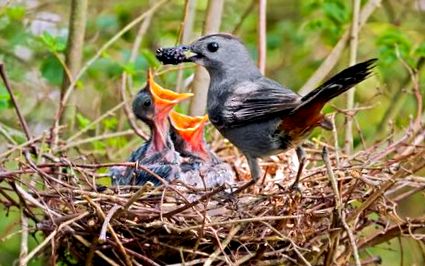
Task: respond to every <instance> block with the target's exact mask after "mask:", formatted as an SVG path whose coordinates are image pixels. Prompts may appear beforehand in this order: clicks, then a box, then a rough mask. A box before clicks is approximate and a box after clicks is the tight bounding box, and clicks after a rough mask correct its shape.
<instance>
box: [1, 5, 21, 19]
mask: <svg viewBox="0 0 425 266" xmlns="http://www.w3.org/2000/svg"><path fill="white" fill-rule="evenodd" d="M6 14H7V16H8V17H9V18H10V19H11V20H17V21H20V20H22V19H23V18H24V16H25V8H24V7H23V6H11V7H9V8H7V10H6Z"/></svg>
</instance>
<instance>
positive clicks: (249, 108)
mask: <svg viewBox="0 0 425 266" xmlns="http://www.w3.org/2000/svg"><path fill="white" fill-rule="evenodd" d="M300 102H301V97H300V96H299V95H298V94H296V93H295V92H293V91H291V90H289V89H287V88H284V87H282V86H281V85H280V84H278V83H276V82H275V81H272V80H270V79H266V78H262V79H259V80H255V81H245V82H241V83H239V84H238V85H236V86H235V88H233V90H232V93H231V94H230V95H229V96H228V97H227V99H226V100H225V103H224V110H223V113H222V116H223V121H225V124H226V126H231V127H235V126H239V125H243V124H244V123H246V122H252V121H259V120H263V119H269V118H271V117H273V116H278V115H281V114H283V113H285V112H289V111H291V110H292V109H293V108H294V107H296V106H298V105H299V104H300Z"/></svg>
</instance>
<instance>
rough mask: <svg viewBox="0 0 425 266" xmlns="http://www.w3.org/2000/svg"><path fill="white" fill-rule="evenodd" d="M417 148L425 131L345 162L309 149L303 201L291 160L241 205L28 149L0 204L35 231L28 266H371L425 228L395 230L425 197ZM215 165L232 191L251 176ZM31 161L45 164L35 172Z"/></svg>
mask: <svg viewBox="0 0 425 266" xmlns="http://www.w3.org/2000/svg"><path fill="white" fill-rule="evenodd" d="M424 136H425V131H424V130H423V129H421V130H416V131H415V132H413V133H412V131H409V134H405V135H403V136H401V137H400V139H398V140H397V141H386V142H382V143H379V144H376V145H374V146H372V147H369V148H365V149H364V150H363V151H361V152H359V153H357V154H355V155H354V156H351V157H347V156H344V155H343V153H342V152H341V151H338V150H337V149H336V148H335V147H331V146H329V145H325V144H323V143H320V142H318V141H316V142H315V143H310V144H308V145H307V154H308V157H307V166H308V167H307V168H306V169H305V170H304V172H303V175H302V179H301V191H294V190H290V189H288V187H289V184H290V183H291V182H292V180H293V178H294V176H295V172H294V171H293V169H292V168H291V167H290V165H291V164H292V160H291V159H290V156H287V155H280V156H279V157H274V158H272V159H271V160H270V161H264V162H263V170H264V171H267V175H265V178H264V179H263V180H262V181H261V182H259V183H258V184H257V185H256V186H254V187H252V188H249V189H247V190H245V191H243V192H241V193H239V194H237V195H232V194H229V192H230V191H231V190H232V188H229V187H226V186H222V187H217V188H214V189H209V190H195V189H192V188H188V187H184V186H182V185H181V184H176V185H171V184H166V183H164V184H163V185H162V186H159V187H153V186H151V185H150V184H146V185H145V186H143V187H119V188H111V187H102V186H98V185H96V184H97V178H101V177H103V178H104V175H102V174H99V169H101V168H107V167H110V166H113V165H126V166H129V167H138V168H140V169H144V167H143V166H142V165H134V164H133V163H117V164H111V163H109V164H96V163H88V162H87V160H82V159H78V158H75V159H73V160H71V159H69V158H66V157H60V156H58V157H55V156H52V155H51V154H50V153H42V152H41V149H40V147H42V146H41V145H42V144H43V143H42V142H41V141H39V140H37V139H35V140H34V141H33V142H31V143H28V145H27V146H24V147H23V149H22V150H20V151H18V152H20V153H21V154H23V159H22V160H20V162H19V165H18V167H17V168H15V170H6V169H5V168H3V169H1V171H0V180H1V183H2V184H1V186H0V199H1V203H2V204H3V205H4V206H5V207H7V208H19V209H20V210H22V211H23V212H22V213H23V215H24V216H25V217H27V218H28V219H29V220H30V221H33V222H34V228H29V229H28V228H27V229H28V231H42V232H43V234H44V235H45V239H44V240H43V241H41V242H39V245H38V246H37V247H36V248H35V249H34V250H33V252H30V253H29V254H28V256H27V260H30V259H32V258H33V257H34V256H36V255H42V254H44V255H46V256H48V257H49V260H50V262H52V263H56V262H57V261H61V262H62V263H64V264H75V263H77V264H78V265H81V264H86V265H164V264H179V263H184V265H197V264H205V265H212V264H213V265H225V264H237V265H239V264H282V263H283V264H293V265H296V264H305V265H330V264H332V263H336V264H338V265H344V264H349V263H360V261H361V263H364V262H371V263H378V262H379V258H375V257H373V256H372V257H368V256H367V255H364V254H363V253H362V252H363V251H364V250H365V248H367V247H371V246H375V245H378V244H380V243H382V242H385V241H388V240H389V239H391V238H394V237H397V236H400V235H407V236H411V237H419V236H418V235H416V234H417V232H418V231H417V230H419V229H421V228H423V227H425V217H419V218H415V219H403V218H401V217H399V216H398V215H397V209H396V205H397V202H399V201H400V200H402V199H404V198H406V197H408V196H410V195H412V194H413V193H415V192H417V191H419V190H421V189H423V188H424V187H425V180H424V178H420V177H417V176H415V175H414V173H416V172H417V171H419V170H420V169H421V168H423V167H424V166H425V148H424V146H423V138H424ZM13 153H17V151H15V152H14V151H13V150H12V151H8V154H6V156H10V155H11V154H13ZM221 153H222V155H223V154H227V155H228V156H227V157H225V158H227V159H229V161H231V162H232V164H233V166H234V169H235V170H236V172H237V174H238V175H239V178H240V179H243V178H245V176H247V175H248V176H249V173H248V171H247V166H246V164H245V163H244V160H243V159H241V158H240V157H238V156H236V155H234V153H232V152H231V151H229V150H226V149H224V150H222V151H221ZM35 155H37V156H38V157H37V158H44V160H45V161H51V162H47V163H37V162H36V161H35V158H36V156H35ZM3 157H4V154H3ZM323 162H324V163H323ZM243 183H244V182H243V181H241V182H240V183H239V184H238V185H239V186H240V185H242V184H243ZM406 188H408V189H406ZM371 214H374V215H371ZM29 227H31V223H30V225H29ZM23 229H25V228H23ZM359 254H360V255H359ZM360 257H361V258H360Z"/></svg>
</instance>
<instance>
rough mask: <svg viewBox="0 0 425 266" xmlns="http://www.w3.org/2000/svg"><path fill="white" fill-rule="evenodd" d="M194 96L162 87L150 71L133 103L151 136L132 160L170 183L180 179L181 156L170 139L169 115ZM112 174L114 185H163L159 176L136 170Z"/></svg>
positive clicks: (135, 152)
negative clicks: (158, 177) (150, 183)
mask: <svg viewBox="0 0 425 266" xmlns="http://www.w3.org/2000/svg"><path fill="white" fill-rule="evenodd" d="M192 95H193V94H192V93H176V92H173V91H171V90H167V89H164V88H162V87H161V86H160V85H158V84H157V83H156V82H155V81H154V79H153V74H152V72H151V71H150V70H149V71H148V78H147V84H146V86H145V88H144V89H142V90H140V91H139V93H138V94H137V95H136V97H135V99H134V100H133V112H134V114H135V115H136V117H137V118H138V119H140V120H142V121H143V122H144V123H146V125H148V127H149V128H150V131H151V136H150V139H149V140H147V141H146V142H145V143H144V144H143V145H142V146H140V147H139V148H138V149H136V150H135V151H134V152H133V153H132V154H131V155H130V158H129V160H128V161H130V162H138V164H140V165H143V166H144V167H147V168H148V169H149V170H151V171H152V172H154V173H155V174H157V175H158V176H160V177H161V178H163V179H165V180H167V181H171V180H173V179H176V178H179V175H180V167H179V164H180V156H179V154H178V153H177V152H176V151H175V150H174V145H173V143H172V141H171V139H170V135H169V122H168V114H169V112H170V111H171V110H172V109H173V107H174V106H175V105H176V104H178V103H179V102H181V101H183V100H185V99H187V98H189V97H191V96H192ZM110 172H111V175H112V184H113V185H143V184H144V183H146V182H148V181H150V182H152V183H153V184H154V185H159V184H161V182H160V180H158V179H157V178H156V177H155V176H153V175H151V174H149V173H147V172H146V171H144V170H141V169H134V168H133V167H128V168H124V169H123V167H112V168H111V169H110Z"/></svg>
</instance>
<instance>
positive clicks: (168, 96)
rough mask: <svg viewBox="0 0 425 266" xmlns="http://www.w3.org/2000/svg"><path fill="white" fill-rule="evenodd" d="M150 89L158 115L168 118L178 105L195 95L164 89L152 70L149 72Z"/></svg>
mask: <svg viewBox="0 0 425 266" xmlns="http://www.w3.org/2000/svg"><path fill="white" fill-rule="evenodd" d="M148 88H149V89H150V92H151V94H152V98H153V102H154V105H155V110H156V114H157V115H160V114H163V115H165V116H166V115H167V114H168V112H169V111H170V110H171V109H172V108H173V107H174V106H175V105H176V104H178V103H179V102H181V101H183V100H186V99H187V98H190V97H192V96H193V93H177V92H174V91H172V90H167V89H164V88H162V87H161V86H160V85H159V84H158V83H156V82H155V81H154V79H153V74H152V71H151V70H149V71H148Z"/></svg>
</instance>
